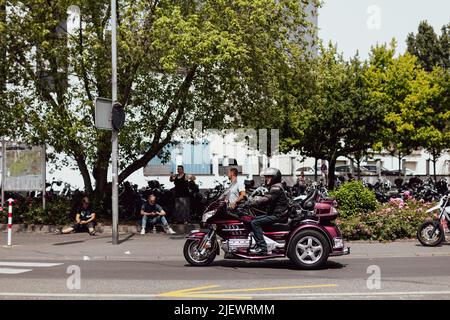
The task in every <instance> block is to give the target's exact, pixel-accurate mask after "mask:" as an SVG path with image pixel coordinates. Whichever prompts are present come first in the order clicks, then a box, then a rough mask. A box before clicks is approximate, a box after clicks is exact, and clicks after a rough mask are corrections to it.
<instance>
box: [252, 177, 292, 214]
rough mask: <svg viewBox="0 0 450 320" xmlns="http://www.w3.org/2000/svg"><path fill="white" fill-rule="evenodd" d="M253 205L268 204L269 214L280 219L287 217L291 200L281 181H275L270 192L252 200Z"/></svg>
mask: <svg viewBox="0 0 450 320" xmlns="http://www.w3.org/2000/svg"><path fill="white" fill-rule="evenodd" d="M251 205H268V206H269V211H268V214H269V215H275V216H277V217H278V218H279V219H280V220H283V219H287V217H288V209H289V200H288V198H287V196H286V193H285V192H284V189H283V186H282V184H281V183H275V184H273V185H272V186H271V187H270V190H269V192H268V193H266V194H265V195H264V196H262V197H257V198H255V199H254V200H253V201H251Z"/></svg>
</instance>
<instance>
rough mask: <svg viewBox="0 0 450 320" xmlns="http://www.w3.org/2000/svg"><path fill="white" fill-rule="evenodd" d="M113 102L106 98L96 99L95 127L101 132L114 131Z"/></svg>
mask: <svg viewBox="0 0 450 320" xmlns="http://www.w3.org/2000/svg"><path fill="white" fill-rule="evenodd" d="M111 116H112V100H111V99H106V98H100V97H99V98H97V99H95V127H96V128H97V129H101V130H112V129H113V127H112V123H111Z"/></svg>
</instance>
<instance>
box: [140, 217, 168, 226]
mask: <svg viewBox="0 0 450 320" xmlns="http://www.w3.org/2000/svg"><path fill="white" fill-rule="evenodd" d="M148 222H150V225H151V226H154V225H156V224H162V225H163V226H164V227H166V226H169V223H168V222H167V220H166V217H164V216H156V217H154V216H142V228H145V227H146V226H147V223H148Z"/></svg>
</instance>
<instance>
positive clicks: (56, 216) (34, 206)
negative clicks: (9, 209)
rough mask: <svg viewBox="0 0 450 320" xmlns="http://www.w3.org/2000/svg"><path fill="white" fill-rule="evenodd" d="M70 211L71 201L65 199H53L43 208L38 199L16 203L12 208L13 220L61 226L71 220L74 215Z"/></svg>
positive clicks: (16, 222) (15, 222)
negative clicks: (36, 200)
mask: <svg viewBox="0 0 450 320" xmlns="http://www.w3.org/2000/svg"><path fill="white" fill-rule="evenodd" d="M72 211H73V210H72V205H71V201H69V200H65V199H53V200H52V201H50V202H48V203H47V204H46V209H45V210H44V209H43V208H42V203H41V202H40V201H39V202H32V203H18V204H17V205H16V206H15V207H14V208H13V222H14V224H21V223H23V224H38V225H39V224H40V225H57V226H62V225H67V224H69V223H71V222H73V221H72V220H73V219H74V216H75V215H74V213H73V212H72ZM5 216H6V215H5ZM3 220H4V219H3Z"/></svg>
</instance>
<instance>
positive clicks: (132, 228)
mask: <svg viewBox="0 0 450 320" xmlns="http://www.w3.org/2000/svg"><path fill="white" fill-rule="evenodd" d="M171 227H172V229H173V230H174V231H175V232H176V233H179V234H187V233H189V232H190V231H191V230H194V229H198V228H199V227H200V226H199V225H198V224H193V223H190V224H171ZM59 229H60V228H59V227H56V226H50V225H28V224H13V226H12V232H14V233H26V232H35V233H54V232H55V231H57V230H59ZM7 230H8V225H7V224H0V232H6V231H7ZM95 230H96V232H97V234H111V232H112V229H111V224H103V223H98V224H97V226H96V227H95ZM140 231H141V227H140V222H138V221H137V222H136V223H134V224H132V225H119V232H122V233H138V232H140Z"/></svg>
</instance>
